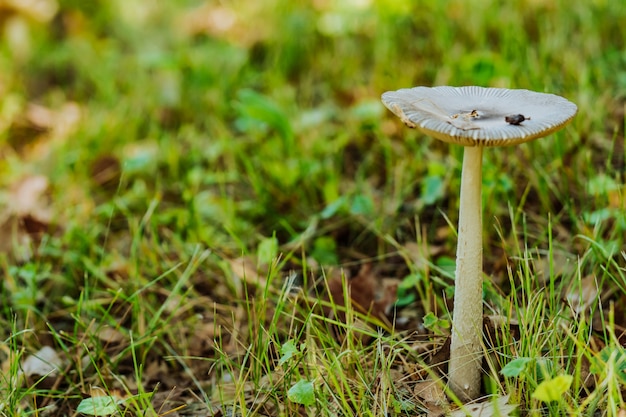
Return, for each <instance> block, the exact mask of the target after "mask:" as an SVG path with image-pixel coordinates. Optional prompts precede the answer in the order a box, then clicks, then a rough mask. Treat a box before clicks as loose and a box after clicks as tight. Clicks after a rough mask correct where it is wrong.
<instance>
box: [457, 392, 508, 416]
mask: <svg viewBox="0 0 626 417" xmlns="http://www.w3.org/2000/svg"><path fill="white" fill-rule="evenodd" d="M508 402H509V396H508V395H505V396H501V397H497V398H494V397H492V398H490V399H488V400H487V401H484V402H480V403H470V404H465V405H464V406H463V408H462V409H460V410H454V411H452V412H450V414H448V416H450V417H466V416H471V417H508V416H510V415H511V413H513V411H515V410H516V409H517V405H516V404H508Z"/></svg>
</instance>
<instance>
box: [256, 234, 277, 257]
mask: <svg viewBox="0 0 626 417" xmlns="http://www.w3.org/2000/svg"><path fill="white" fill-rule="evenodd" d="M277 256H278V239H276V236H272V237H268V238H265V239H263V240H261V242H259V246H258V247H257V258H258V259H259V262H260V263H261V264H271V263H272V261H273V260H274V259H276V257H277Z"/></svg>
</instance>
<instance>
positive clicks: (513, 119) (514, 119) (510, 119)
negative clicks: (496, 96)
mask: <svg viewBox="0 0 626 417" xmlns="http://www.w3.org/2000/svg"><path fill="white" fill-rule="evenodd" d="M524 120H530V117H526V116H524V115H523V114H512V115H510V116H506V117H505V118H504V121H505V122H507V123H510V124H512V125H515V126H517V125H519V124H520V123H522V122H523V121H524Z"/></svg>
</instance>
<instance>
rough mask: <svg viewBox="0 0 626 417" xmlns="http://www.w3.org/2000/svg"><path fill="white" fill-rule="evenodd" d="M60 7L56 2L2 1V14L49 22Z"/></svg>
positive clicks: (33, 0)
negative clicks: (12, 14)
mask: <svg viewBox="0 0 626 417" xmlns="http://www.w3.org/2000/svg"><path fill="white" fill-rule="evenodd" d="M58 9H59V5H58V4H57V2H56V1H55V0H0V14H2V13H7V12H8V13H15V14H19V15H22V16H25V17H28V18H29V19H33V20H35V21H37V22H42V23H44V22H48V21H50V19H52V18H53V17H54V15H55V14H56V12H57V10H58Z"/></svg>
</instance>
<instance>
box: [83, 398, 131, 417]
mask: <svg viewBox="0 0 626 417" xmlns="http://www.w3.org/2000/svg"><path fill="white" fill-rule="evenodd" d="M122 402H123V400H117V399H116V398H115V397H113V396H111V395H105V396H102V397H90V398H85V399H84V400H82V401H81V402H80V404H78V407H76V412H78V413H81V414H87V415H89V416H108V415H110V414H113V413H115V412H116V411H117V410H118V405H119V404H121V403H122Z"/></svg>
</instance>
